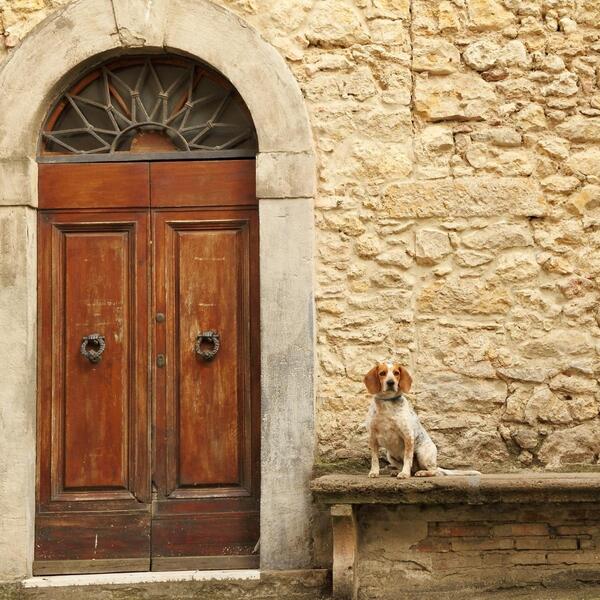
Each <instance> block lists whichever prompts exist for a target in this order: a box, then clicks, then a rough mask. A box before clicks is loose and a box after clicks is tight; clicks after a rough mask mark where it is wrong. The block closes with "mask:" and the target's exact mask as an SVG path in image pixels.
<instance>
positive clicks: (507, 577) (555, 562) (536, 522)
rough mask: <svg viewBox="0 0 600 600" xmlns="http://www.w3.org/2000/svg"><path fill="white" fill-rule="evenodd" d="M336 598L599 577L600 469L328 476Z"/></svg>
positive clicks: (323, 481) (322, 491)
mask: <svg viewBox="0 0 600 600" xmlns="http://www.w3.org/2000/svg"><path fill="white" fill-rule="evenodd" d="M311 489H312V492H313V496H314V498H315V501H316V502H317V505H318V506H320V507H321V508H326V509H329V510H330V511H331V523H332V530H333V591H334V597H335V598H340V599H341V598H345V599H346V598H351V599H356V598H358V599H363V598H364V599H366V598H381V599H386V598H390V599H391V598H394V599H396V598H403V597H406V598H410V597H416V595H415V594H417V593H419V592H426V591H429V592H432V591H442V590H458V589H468V588H485V589H496V588H498V587H505V586H511V585H515V586H520V585H526V584H538V585H539V584H543V585H547V586H552V585H564V584H569V585H572V584H574V583H577V582H584V581H585V582H593V581H599V582H600V473H538V472H519V473H512V474H495V475H481V476H468V477H431V478H423V479H420V478H411V479H408V480H399V479H397V478H395V477H389V476H384V475H382V476H381V477H379V478H376V479H370V478H369V477H367V476H366V475H341V474H340V475H324V476H322V477H319V478H317V479H314V480H313V481H312V482H311Z"/></svg>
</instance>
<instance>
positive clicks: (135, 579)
mask: <svg viewBox="0 0 600 600" xmlns="http://www.w3.org/2000/svg"><path fill="white" fill-rule="evenodd" d="M256 580H260V571H259V570H258V569H240V570H230V571H145V572H140V573H97V574H92V575H48V576H45V577H30V578H29V579H25V580H23V581H22V585H23V587H24V588H50V587H72V586H88V585H128V584H129V585H132V584H133V585H135V584H141V583H170V582H179V581H181V582H185V581H231V582H234V581H256Z"/></svg>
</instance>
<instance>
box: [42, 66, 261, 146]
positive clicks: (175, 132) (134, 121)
mask: <svg viewBox="0 0 600 600" xmlns="http://www.w3.org/2000/svg"><path fill="white" fill-rule="evenodd" d="M198 150H204V151H211V150H214V151H219V150H247V151H254V152H256V151H257V139H256V132H255V129H254V125H253V123H252V119H251V117H250V113H249V112H248V109H247V108H246V105H245V104H244V102H243V100H242V98H241V96H240V95H239V94H238V93H237V91H236V90H235V88H233V87H232V85H231V84H230V83H229V82H228V81H227V80H226V79H225V78H223V77H222V76H221V75H219V74H218V73H215V72H214V71H212V70H210V69H208V68H207V67H205V66H204V65H201V64H199V63H196V62H193V61H190V60H186V59H183V58H179V57H166V56H149V57H140V58H127V59H122V60H119V61H113V62H109V63H107V64H104V65H102V66H100V67H97V68H95V69H94V70H93V71H91V72H89V73H88V74H87V75H85V76H84V77H83V78H82V79H81V80H80V81H79V82H78V83H77V84H76V85H75V86H73V87H72V88H71V89H70V90H69V91H68V92H67V93H65V94H63V96H62V97H61V98H60V100H59V101H58V103H57V105H56V106H55V108H54V110H53V111H52V113H51V114H50V116H49V117H48V119H47V121H46V124H45V127H44V131H43V132H42V153H43V154H80V155H81V154H109V153H114V152H171V151H184V152H185V151H198Z"/></svg>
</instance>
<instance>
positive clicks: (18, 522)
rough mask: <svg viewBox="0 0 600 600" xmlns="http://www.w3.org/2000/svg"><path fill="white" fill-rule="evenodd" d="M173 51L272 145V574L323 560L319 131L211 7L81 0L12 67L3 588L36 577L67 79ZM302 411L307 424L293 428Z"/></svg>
mask: <svg viewBox="0 0 600 600" xmlns="http://www.w3.org/2000/svg"><path fill="white" fill-rule="evenodd" d="M162 50H167V51H172V52H177V53H181V54H184V55H189V56H191V57H194V58H196V59H199V60H201V61H204V62H205V63H207V64H209V65H210V66H212V67H213V68H215V69H217V70H218V71H220V72H221V73H222V74H223V75H224V76H225V77H227V79H229V81H231V83H232V84H233V85H234V86H235V87H236V88H237V90H238V91H239V92H240V94H241V95H242V97H243V98H244V100H245V102H246V104H247V106H248V108H249V110H250V112H251V114H252V118H253V120H254V124H255V126H256V130H257V133H258V140H259V154H258V156H257V197H258V199H259V211H260V221H261V230H260V240H261V258H260V272H261V303H262V306H261V312H262V315H263V320H262V327H261V344H262V349H261V357H262V359H261V360H262V369H263V374H262V406H263V420H262V421H263V430H262V461H261V464H262V466H261V473H262V488H263V493H262V498H263V499H262V507H261V509H262V513H261V514H262V517H261V538H262V539H261V568H266V569H277V568H302V567H306V566H309V565H310V563H311V553H310V530H309V526H310V504H311V497H310V492H309V489H308V479H309V477H310V473H311V469H312V464H313V455H314V417H313V414H314V364H313V363H314V326H313V318H314V311H313V213H312V210H313V209H312V206H313V202H312V198H313V196H314V194H315V186H316V177H315V163H314V150H313V145H312V135H311V129H310V124H309V120H308V116H307V111H306V107H305V105H304V101H303V98H302V94H301V92H300V89H299V87H298V84H297V82H296V81H295V79H294V77H293V76H292V74H291V72H290V71H289V69H288V67H287V65H286V63H285V61H284V60H283V58H282V57H281V56H280V55H279V54H278V53H277V51H276V50H275V49H274V48H273V47H272V46H270V45H269V44H268V43H266V42H265V41H264V40H263V39H262V38H261V37H260V36H259V35H258V34H257V33H256V31H254V30H253V29H252V28H251V27H249V26H248V24H246V23H245V22H244V21H243V20H241V19H240V18H239V17H237V16H236V15H234V14H232V13H231V12H229V11H227V10H226V9H224V8H222V7H219V6H217V5H215V4H213V3H211V2H209V1H208V0H154V2H147V1H145V0H75V1H73V2H71V3H69V4H67V5H66V6H64V7H62V8H61V9H59V10H57V11H56V12H55V13H53V14H52V15H51V16H50V17H48V18H47V19H46V20H45V21H43V22H42V23H41V24H40V25H38V26H37V27H36V28H35V29H34V30H33V31H32V32H31V33H30V34H29V35H28V36H27V37H26V38H25V39H24V40H23V42H22V43H21V44H20V45H19V46H18V47H17V48H15V50H14V51H12V53H11V54H10V55H9V57H8V58H7V59H6V60H5V61H4V63H3V64H0V89H1V90H2V94H1V95H0V182H1V184H2V185H0V236H1V237H2V242H1V243H0V326H2V329H3V331H6V332H8V333H7V339H5V340H4V343H3V344H2V346H0V381H2V382H3V385H2V389H0V421H1V422H2V423H3V428H4V430H5V432H6V435H5V436H4V437H3V438H2V439H0V472H2V473H3V474H4V477H3V481H1V482H0V506H2V508H3V516H4V517H5V522H6V523H8V525H7V526H6V527H4V528H3V529H2V531H1V532H0V555H1V556H4V557H5V560H3V561H2V565H0V581H1V580H9V579H19V578H22V577H24V576H27V575H28V574H30V572H31V560H32V557H33V525H34V523H33V515H34V513H35V511H34V510H33V508H34V501H35V498H34V494H35V406H36V386H35V379H36V369H35V357H36V353H37V346H36V341H35V340H36V317H35V315H36V291H35V290H36V261H37V258H36V248H35V230H36V221H35V207H36V205H37V163H36V160H35V159H36V154H37V143H38V135H39V131H40V128H41V125H42V121H43V119H44V116H45V115H46V112H47V110H48V109H49V108H50V106H51V105H52V102H53V100H54V99H55V96H56V94H57V93H58V92H59V91H60V89H62V88H63V87H64V85H65V82H66V81H67V79H68V78H70V80H72V78H73V77H74V74H76V73H77V72H78V71H79V70H82V69H83V68H85V67H86V66H88V65H89V64H90V62H93V61H100V60H102V59H103V58H105V57H107V56H109V55H111V54H113V55H118V54H124V53H128V52H135V53H140V52H144V51H162ZM290 415H294V417H293V421H292V420H291V418H290Z"/></svg>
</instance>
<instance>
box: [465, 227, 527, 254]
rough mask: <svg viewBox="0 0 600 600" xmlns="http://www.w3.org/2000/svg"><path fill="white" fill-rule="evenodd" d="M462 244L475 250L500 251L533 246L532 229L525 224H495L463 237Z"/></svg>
mask: <svg viewBox="0 0 600 600" xmlns="http://www.w3.org/2000/svg"><path fill="white" fill-rule="evenodd" d="M462 243H463V244H464V245H465V246H467V248H473V249H475V250H483V249H489V250H498V249H504V248H515V247H521V246H532V245H533V235H532V233H531V230H530V228H529V227H528V226H527V225H525V224H523V223H507V222H506V221H501V222H499V223H493V224H492V225H489V226H488V227H484V228H483V229H480V230H478V231H473V232H472V233H468V234H467V235H465V236H463V238H462Z"/></svg>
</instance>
